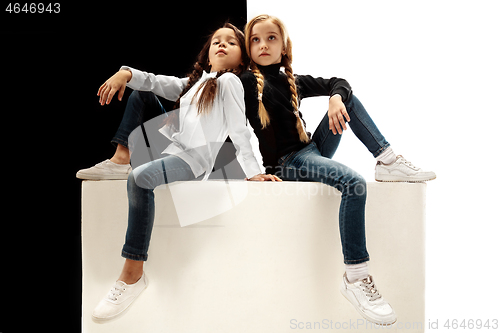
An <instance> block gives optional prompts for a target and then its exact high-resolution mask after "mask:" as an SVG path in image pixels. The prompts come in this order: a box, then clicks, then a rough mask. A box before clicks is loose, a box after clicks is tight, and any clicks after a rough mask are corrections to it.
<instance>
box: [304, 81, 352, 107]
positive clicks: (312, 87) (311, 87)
mask: <svg viewBox="0 0 500 333" xmlns="http://www.w3.org/2000/svg"><path fill="white" fill-rule="evenodd" d="M295 80H296V81H295V82H296V84H297V89H298V93H299V98H301V99H302V98H307V97H315V96H330V97H331V96H333V95H335V94H339V95H340V96H342V101H343V102H344V103H345V102H347V101H348V100H349V99H350V98H351V95H352V89H351V86H350V85H349V83H348V82H347V81H346V80H344V79H341V78H336V77H332V78H330V79H324V78H322V77H317V78H314V77H312V76H311V75H297V76H296V78H295Z"/></svg>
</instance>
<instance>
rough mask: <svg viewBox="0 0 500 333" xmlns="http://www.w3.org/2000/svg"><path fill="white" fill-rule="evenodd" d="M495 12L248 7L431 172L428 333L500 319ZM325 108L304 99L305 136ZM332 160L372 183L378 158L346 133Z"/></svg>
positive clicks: (298, 62)
mask: <svg viewBox="0 0 500 333" xmlns="http://www.w3.org/2000/svg"><path fill="white" fill-rule="evenodd" d="M497 4H498V2H497V1H481V0H480V1H366V0H365V1H331V0H329V1H320V0H307V1H304V0H301V1H295V0H294V1H290V0H286V1H284V0H282V1H269V0H248V2H247V5H248V18H249V19H250V18H252V17H254V16H256V15H258V14H262V13H266V14H271V15H275V16H277V17H279V18H280V19H282V20H283V21H284V22H285V24H286V25H287V28H288V30H289V33H290V37H291V39H292V42H293V69H294V72H295V73H297V74H310V75H313V76H322V77H332V76H337V77H341V78H345V79H346V80H347V81H348V82H349V83H350V84H351V86H352V87H353V92H354V94H355V95H356V96H357V97H358V98H359V99H360V100H361V101H362V103H363V104H364V106H365V107H366V109H367V110H368V112H369V113H370V115H371V116H372V118H373V119H374V121H375V123H376V124H377V126H378V127H379V129H380V130H381V132H382V133H383V134H384V136H385V137H386V139H387V140H388V141H389V142H390V143H391V144H392V147H393V149H394V151H395V152H396V154H402V155H403V156H404V157H406V158H407V159H408V160H410V161H411V162H413V163H414V164H416V165H417V166H420V167H422V168H424V169H429V170H433V171H434V172H436V174H437V179H436V180H433V181H431V182H429V183H428V187H427V221H426V234H427V242H426V278H427V280H426V323H425V327H426V328H427V327H428V322H429V320H431V321H435V320H437V319H439V325H440V327H443V325H444V322H445V321H446V320H447V319H458V320H459V322H461V321H462V320H463V319H482V320H483V322H485V321H486V319H490V320H491V319H493V318H497V319H498V318H499V313H500V311H499V310H500V309H499V306H498V274H497V273H496V272H497V270H498V266H499V265H498V262H499V258H498V257H499V256H498V253H499V246H498V244H499V242H500V240H499V230H500V228H499V222H500V218H499V217H498V215H497V212H498V205H499V204H500V202H499V199H500V196H499V195H498V187H499V185H500V184H499V180H498V179H499V177H498V173H499V172H500V167H499V165H498V162H497V160H498V157H497V156H496V155H497V154H496V153H495V152H498V148H497V143H498V133H497V132H498V131H499V125H498V120H499V115H500V106H499V100H498V96H499V92H500V84H499V77H500V65H499V63H500V47H499V45H500V43H499V42H500V23H499V22H500V20H499V18H498V14H499V12H500V11H499V5H497ZM327 108H328V100H327V98H323V97H321V98H310V99H307V100H303V102H302V106H301V111H302V112H303V114H304V117H305V120H306V122H307V129H308V131H311V132H313V131H314V129H315V128H316V126H317V124H318V123H319V121H320V119H321V118H322V116H323V115H324V113H325V112H326V110H327ZM334 158H335V159H336V160H338V161H340V162H342V163H344V164H346V165H348V166H350V167H352V168H353V169H355V170H357V171H358V172H360V173H361V174H362V175H363V176H364V177H365V178H366V179H367V181H374V166H375V160H374V159H373V157H372V156H371V154H370V153H369V152H368V150H366V148H365V147H364V146H363V145H362V144H361V143H360V142H359V141H358V140H357V138H356V137H355V136H354V135H353V133H352V131H350V130H348V131H347V132H346V133H345V134H344V136H343V138H342V141H341V144H340V147H339V149H338V151H337V153H336V155H335V157H334ZM390 213H391V212H387V214H390ZM401 223H405V221H401ZM372 260H376V258H372ZM375 278H376V277H375ZM382 293H383V290H382ZM408 302H411V300H408Z"/></svg>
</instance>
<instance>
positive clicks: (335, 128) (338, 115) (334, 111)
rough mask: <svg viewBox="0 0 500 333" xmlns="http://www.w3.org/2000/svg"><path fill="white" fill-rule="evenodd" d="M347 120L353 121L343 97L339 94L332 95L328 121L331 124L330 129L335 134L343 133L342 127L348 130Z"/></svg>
mask: <svg viewBox="0 0 500 333" xmlns="http://www.w3.org/2000/svg"><path fill="white" fill-rule="evenodd" d="M344 118H345V120H347V122H349V121H351V118H350V117H349V115H348V114H347V109H346V107H345V105H344V103H343V102H342V97H341V96H340V95H338V94H336V95H333V96H332V97H330V104H329V106H328V122H329V125H330V127H329V128H330V130H331V131H332V132H333V134H342V129H343V130H344V131H345V130H347V125H346V123H345V120H344Z"/></svg>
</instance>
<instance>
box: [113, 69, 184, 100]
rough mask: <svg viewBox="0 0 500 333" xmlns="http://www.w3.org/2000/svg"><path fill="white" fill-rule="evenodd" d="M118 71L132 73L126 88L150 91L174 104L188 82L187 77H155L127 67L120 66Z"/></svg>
mask: <svg viewBox="0 0 500 333" xmlns="http://www.w3.org/2000/svg"><path fill="white" fill-rule="evenodd" d="M120 70H127V71H130V72H131V73H132V77H131V79H130V80H129V82H128V83H127V87H129V88H131V89H134V90H140V91H151V92H153V93H154V94H155V95H157V96H161V97H163V98H165V99H168V100H169V101H174V102H175V101H177V99H178V98H179V95H180V94H181V92H182V90H184V88H185V87H186V85H187V83H188V81H189V78H187V77H186V78H182V79H180V78H178V77H175V76H166V75H155V74H152V73H148V72H143V71H140V70H137V69H134V68H131V67H128V66H122V67H121V68H120Z"/></svg>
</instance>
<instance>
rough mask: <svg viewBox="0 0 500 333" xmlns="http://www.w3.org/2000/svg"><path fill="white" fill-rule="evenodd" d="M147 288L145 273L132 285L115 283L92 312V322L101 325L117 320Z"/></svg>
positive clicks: (120, 282) (121, 282)
mask: <svg viewBox="0 0 500 333" xmlns="http://www.w3.org/2000/svg"><path fill="white" fill-rule="evenodd" d="M147 286H148V279H147V278H146V274H145V273H143V274H142V276H141V278H140V279H139V281H137V282H136V283H134V284H126V283H125V282H123V281H116V283H115V285H114V286H113V287H112V288H111V290H110V292H109V293H108V295H106V297H104V298H103V299H102V300H101V301H100V302H99V304H97V306H96V308H95V309H94V312H92V320H93V321H94V322H96V323H100V324H101V323H105V322H109V321H110V320H112V319H116V318H118V317H119V316H120V315H122V314H123V313H125V310H126V309H127V308H128V307H129V306H130V305H131V304H132V302H133V301H135V300H136V299H137V297H138V296H139V294H140V293H141V292H142V291H143V290H144V289H146V287H147Z"/></svg>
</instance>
